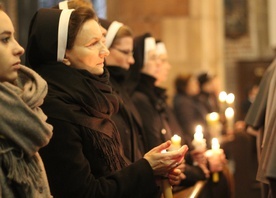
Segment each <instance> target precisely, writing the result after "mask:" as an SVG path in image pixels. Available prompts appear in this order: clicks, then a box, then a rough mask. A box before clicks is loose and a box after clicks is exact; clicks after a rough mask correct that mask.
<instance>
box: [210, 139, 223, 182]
mask: <svg viewBox="0 0 276 198" xmlns="http://www.w3.org/2000/svg"><path fill="white" fill-rule="evenodd" d="M220 152H221V151H220V145H219V142H218V139H217V138H213V139H212V157H213V158H216V159H217V158H218V156H219V155H220ZM217 160H218V159H217ZM212 179H213V182H218V181H219V173H218V172H215V173H213V175H212Z"/></svg>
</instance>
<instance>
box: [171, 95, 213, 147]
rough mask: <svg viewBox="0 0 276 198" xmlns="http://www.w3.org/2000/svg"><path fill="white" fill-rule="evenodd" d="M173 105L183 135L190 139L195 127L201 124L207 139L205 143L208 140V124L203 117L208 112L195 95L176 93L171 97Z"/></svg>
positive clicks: (192, 136)
mask: <svg viewBox="0 0 276 198" xmlns="http://www.w3.org/2000/svg"><path fill="white" fill-rule="evenodd" d="M173 107H174V112H175V115H176V118H177V120H178V122H179V124H180V126H181V128H182V131H183V133H184V135H186V136H188V137H189V139H191V140H192V139H193V138H194V133H195V127H196V126H197V125H201V126H202V127H203V130H204V131H203V133H204V138H206V139H207V143H209V142H210V137H209V133H208V126H207V122H206V119H205V117H206V115H207V113H208V112H207V110H206V109H205V107H204V106H202V104H201V103H200V102H199V101H198V100H197V98H196V97H191V96H188V95H186V94H176V95H175V96H174V99H173Z"/></svg>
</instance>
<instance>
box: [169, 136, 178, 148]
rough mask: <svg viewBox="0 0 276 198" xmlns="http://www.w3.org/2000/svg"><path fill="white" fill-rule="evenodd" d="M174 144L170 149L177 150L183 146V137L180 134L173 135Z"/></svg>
mask: <svg viewBox="0 0 276 198" xmlns="http://www.w3.org/2000/svg"><path fill="white" fill-rule="evenodd" d="M171 142H172V145H171V147H170V150H177V149H180V148H181V137H180V136H178V135H176V134H175V135H173V136H172V137H171Z"/></svg>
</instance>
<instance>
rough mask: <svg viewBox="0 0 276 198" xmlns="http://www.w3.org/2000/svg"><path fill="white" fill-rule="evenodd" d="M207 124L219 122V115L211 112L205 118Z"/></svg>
mask: <svg viewBox="0 0 276 198" xmlns="http://www.w3.org/2000/svg"><path fill="white" fill-rule="evenodd" d="M206 119H207V123H208V124H209V125H213V124H217V123H218V121H219V114H218V113H217V112H212V113H209V114H207V116H206Z"/></svg>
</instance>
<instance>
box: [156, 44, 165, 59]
mask: <svg viewBox="0 0 276 198" xmlns="http://www.w3.org/2000/svg"><path fill="white" fill-rule="evenodd" d="M156 54H157V55H158V56H159V55H161V54H167V49H166V46H165V44H164V43H163V42H158V43H156Z"/></svg>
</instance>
